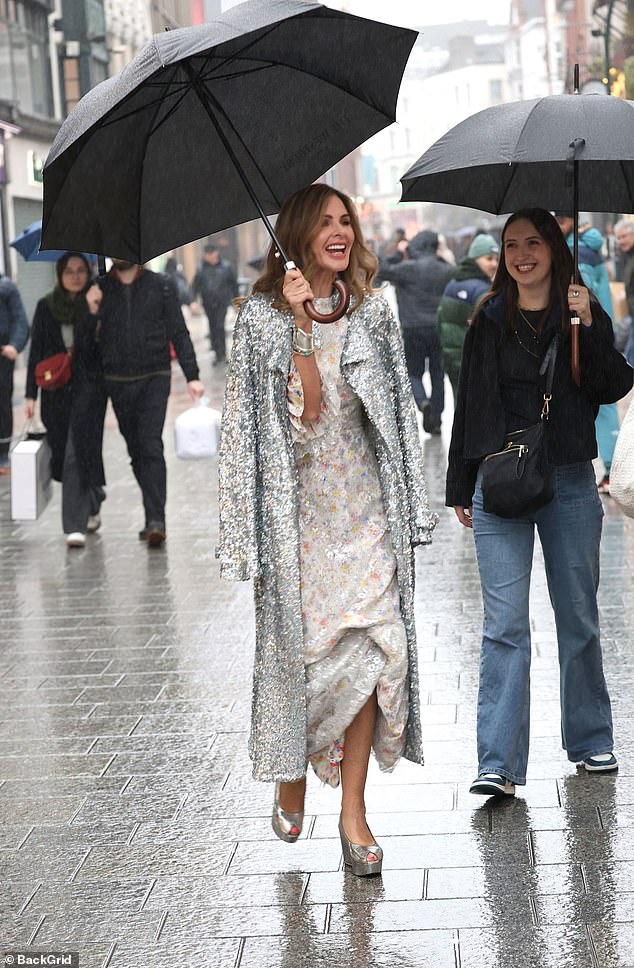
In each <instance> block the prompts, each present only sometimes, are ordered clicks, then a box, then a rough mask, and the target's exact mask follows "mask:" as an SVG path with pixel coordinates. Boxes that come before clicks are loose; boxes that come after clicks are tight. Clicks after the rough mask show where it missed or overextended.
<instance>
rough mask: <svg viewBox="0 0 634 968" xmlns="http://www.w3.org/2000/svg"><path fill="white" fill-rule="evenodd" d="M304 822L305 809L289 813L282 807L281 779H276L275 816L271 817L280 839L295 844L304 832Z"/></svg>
mask: <svg viewBox="0 0 634 968" xmlns="http://www.w3.org/2000/svg"><path fill="white" fill-rule="evenodd" d="M303 823H304V811H303V810H299V811H298V812H297V813H289V812H288V811H287V810H282V808H281V807H280V781H279V780H278V781H276V783H275V798H274V800H273V816H272V817H271V825H272V827H273V830H274V831H275V833H276V834H277V836H278V837H279V838H280V840H283V841H285V842H286V843H287V844H294V843H295V841H296V840H297V838H298V837H299V835H300V834H301V832H302V824H303Z"/></svg>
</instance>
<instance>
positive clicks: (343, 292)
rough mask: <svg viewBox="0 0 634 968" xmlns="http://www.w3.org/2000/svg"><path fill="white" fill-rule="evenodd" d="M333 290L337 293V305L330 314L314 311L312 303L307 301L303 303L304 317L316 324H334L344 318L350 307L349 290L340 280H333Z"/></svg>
mask: <svg viewBox="0 0 634 968" xmlns="http://www.w3.org/2000/svg"><path fill="white" fill-rule="evenodd" d="M334 290H335V292H338V293H339V303H338V305H337V306H335V308H334V309H333V311H332V312H331V313H320V312H319V310H318V309H315V304H314V302H311V300H310V299H307V300H306V302H305V303H304V309H305V310H306V315H307V316H310V318H311V319H314V320H315V322H317V323H336V322H337V320H338V319H341V317H342V316H345V314H346V313H347V312H348V307H349V305H350V290H349V289H348V287H347V286H346V284H345V282H343V281H342V280H341V279H335V282H334Z"/></svg>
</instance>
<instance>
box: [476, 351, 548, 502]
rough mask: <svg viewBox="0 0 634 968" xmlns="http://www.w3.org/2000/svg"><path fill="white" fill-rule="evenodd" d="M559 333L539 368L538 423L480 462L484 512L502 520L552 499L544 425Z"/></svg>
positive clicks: (510, 436) (509, 437) (515, 433)
mask: <svg viewBox="0 0 634 968" xmlns="http://www.w3.org/2000/svg"><path fill="white" fill-rule="evenodd" d="M558 346H559V334H556V335H555V336H554V337H553V339H552V340H551V343H550V345H549V347H548V349H547V350H546V354H545V356H544V359H543V361H542V364H541V366H540V368H539V372H540V374H541V375H542V376H543V374H544V373H546V387H545V390H544V402H543V404H542V412H541V415H540V418H539V421H538V422H537V423H535V424H532V425H531V426H530V427H527V428H526V429H525V430H515V431H513V433H510V434H507V435H506V437H505V438H504V447H503V448H502V450H499V451H497V452H496V453H495V454H489V455H488V456H487V457H485V458H484V460H483V462H482V498H483V502H484V510H485V511H486V512H487V513H488V514H497V515H498V516H499V517H501V518H519V517H521V516H522V515H523V514H530V513H532V512H533V511H537V510H538V508H541V507H543V506H544V505H545V504H548V502H549V501H551V500H552V498H553V495H554V489H553V471H552V467H551V466H550V463H549V461H548V453H547V446H546V424H547V421H548V416H549V412H550V401H551V400H552V389H553V373H554V370H555V360H556V358H557V348H558Z"/></svg>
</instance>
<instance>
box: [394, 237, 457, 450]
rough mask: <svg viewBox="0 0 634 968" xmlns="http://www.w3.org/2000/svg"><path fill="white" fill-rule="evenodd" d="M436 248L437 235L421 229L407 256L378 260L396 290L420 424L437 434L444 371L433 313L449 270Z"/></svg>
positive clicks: (400, 255)
mask: <svg viewBox="0 0 634 968" xmlns="http://www.w3.org/2000/svg"><path fill="white" fill-rule="evenodd" d="M437 252H438V236H437V234H436V233H435V232H431V231H429V230H424V231H423V232H419V233H418V235H415V236H414V238H413V239H412V240H411V242H410V243H409V246H408V256H409V257H408V258H407V259H403V256H402V254H401V253H400V252H399V253H396V254H395V255H394V256H392V257H391V258H390V259H381V260H380V261H379V277H380V279H381V281H383V282H391V283H392V285H393V286H394V288H395V290H396V302H397V305H398V315H399V320H400V324H401V329H402V331H403V343H404V345H405V359H406V361H407V371H408V373H409V379H410V383H411V385H412V393H413V394H414V400H415V401H416V406H417V407H418V409H419V410H420V411H421V413H422V414H423V427H424V429H425V431H426V432H427V433H430V434H439V433H440V422H441V420H442V412H443V410H444V407H445V386H444V382H445V371H444V370H443V366H442V349H441V346H440V340H439V338H438V329H437V327H436V314H437V312H438V304H439V302H440V300H441V298H442V294H443V292H444V290H445V286H446V285H447V283H448V282H449V279H450V278H451V274H452V271H453V269H452V267H451V266H450V265H448V264H447V263H446V262H445V261H444V260H443V259H440V258H439V257H438V254H437ZM426 369H428V370H429V377H430V380H431V396H430V397H428V395H427V392H426V390H425V387H424V385H423V374H424V373H425V370H426Z"/></svg>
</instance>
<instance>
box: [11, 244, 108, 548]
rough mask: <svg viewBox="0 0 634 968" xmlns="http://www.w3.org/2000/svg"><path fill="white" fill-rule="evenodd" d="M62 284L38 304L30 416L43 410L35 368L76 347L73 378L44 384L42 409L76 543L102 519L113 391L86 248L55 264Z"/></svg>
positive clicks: (68, 530) (69, 537) (69, 539)
mask: <svg viewBox="0 0 634 968" xmlns="http://www.w3.org/2000/svg"><path fill="white" fill-rule="evenodd" d="M55 275H56V279H57V284H56V286H55V288H54V289H53V290H52V291H51V292H49V293H48V294H47V295H46V296H45V297H44V298H43V299H40V301H39V302H38V304H37V306H36V307H35V314H34V316H33V326H32V330H31V348H30V351H29V361H28V365H27V375H26V416H27V419H29V420H31V419H32V417H33V414H34V412H35V402H36V400H37V396H38V392H39V387H38V385H37V383H36V378H35V368H36V366H37V365H38V363H41V362H42V361H43V360H46V359H48V358H49V357H51V356H54V355H56V354H57V353H64V352H68V351H71V352H72V362H71V377H70V380H69V381H68V383H66V385H65V386H62V387H60V388H59V389H57V390H49V389H42V391H41V405H40V412H41V416H42V423H43V424H44V426H45V427H46V434H47V439H48V442H49V445H50V448H51V474H52V476H53V478H54V479H55V480H56V481H61V482H62V526H63V529H64V533H65V534H66V543H67V545H68V546H69V547H70V548H83V547H84V545H85V543H86V533H87V532H93V531H97V530H98V529H99V527H100V526H101V514H100V509H101V504H102V502H103V500H104V498H105V491H104V485H105V483H106V479H105V475H104V468H103V461H102V456H101V451H102V444H103V424H104V418H105V414H106V402H107V397H106V390H105V384H104V379H103V370H102V367H101V355H100V352H99V346H98V342H97V334H96V332H95V326H94V324H93V322H92V321H91V320H90V318H89V316H88V313H87V306H86V299H85V293H86V290H87V289H88V286H89V285H90V279H91V274H90V266H89V264H88V260H87V259H86V257H85V256H84V255H82V254H81V253H80V252H65V253H64V255H63V256H62V257H61V258H60V259H58V260H57V262H56V264H55Z"/></svg>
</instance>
